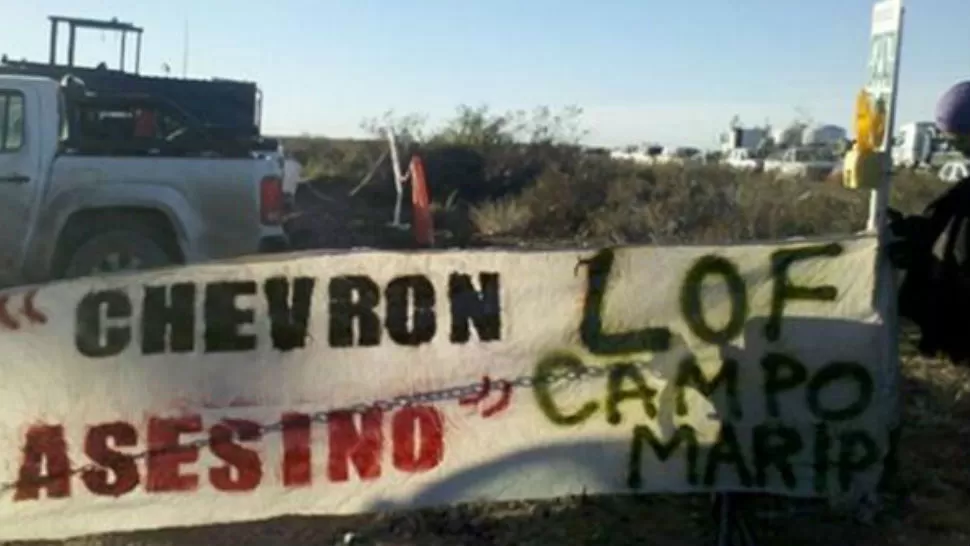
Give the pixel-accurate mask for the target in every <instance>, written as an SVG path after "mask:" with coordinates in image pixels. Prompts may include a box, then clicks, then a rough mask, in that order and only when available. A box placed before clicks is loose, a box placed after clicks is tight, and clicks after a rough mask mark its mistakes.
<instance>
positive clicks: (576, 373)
mask: <svg viewBox="0 0 970 546" xmlns="http://www.w3.org/2000/svg"><path fill="white" fill-rule="evenodd" d="M648 363H649V362H635V363H633V365H634V366H637V367H645V366H646V365H647V364H648ZM609 371H610V367H609V366H582V367H580V368H575V369H571V370H568V371H562V372H554V373H549V374H547V375H543V376H532V375H527V376H520V377H517V378H515V379H511V380H505V379H493V380H490V381H491V382H493V383H495V384H501V385H508V386H510V387H512V388H516V387H526V388H531V387H533V386H535V385H552V384H555V383H560V382H566V383H570V382H575V381H579V380H582V379H584V378H586V377H602V376H604V375H606V374H608V373H609ZM484 385H485V384H484V383H483V382H482V381H479V382H477V383H473V384H469V385H464V386H460V387H450V388H447V389H440V390H435V391H426V392H419V393H414V394H406V395H401V396H396V397H394V398H389V399H385V400H375V401H373V402H371V403H369V404H365V403H360V404H354V405H350V406H345V407H341V408H332V409H329V410H321V411H318V412H315V413H312V414H310V421H311V422H314V423H321V424H325V423H327V421H328V420H329V419H330V417H331V416H332V415H334V414H343V415H346V414H347V413H353V414H357V413H364V412H366V411H369V410H374V409H378V410H381V411H390V410H394V409H398V408H404V407H408V406H413V405H426V404H434V403H437V402H445V401H450V400H461V399H463V398H467V397H470V396H476V395H481V394H482V391H483V389H484V388H485V387H484ZM285 426H286V423H285V422H284V421H282V420H281V421H276V422H274V423H272V424H269V425H262V426H260V428H259V430H260V432H261V433H262V434H269V433H274V432H281V431H282V430H283V428H284V427H285ZM290 426H292V425H290ZM211 441H212V440H211V439H210V438H201V439H198V440H194V441H191V442H186V443H184V444H179V445H178V446H173V447H166V448H162V449H155V450H146V451H142V452H140V453H137V454H134V455H130V457H131V458H132V459H135V460H138V459H143V458H145V457H148V456H158V455H165V454H168V453H177V452H179V451H183V450H189V449H201V448H204V447H208V446H209V445H210V443H211ZM103 469H104V468H103V467H101V466H99V465H96V464H88V465H84V466H81V467H77V468H74V469H71V470H69V471H68V472H66V475H67V476H75V475H77V474H83V473H85V472H92V471H98V470H103ZM63 477H64V475H63V474H62V475H57V476H48V477H46V478H44V481H51V480H55V479H60V478H63ZM18 484H19V481H13V482H7V483H5V484H2V485H0V495H4V494H6V493H7V492H9V491H11V490H13V489H16V488H17V485H18Z"/></svg>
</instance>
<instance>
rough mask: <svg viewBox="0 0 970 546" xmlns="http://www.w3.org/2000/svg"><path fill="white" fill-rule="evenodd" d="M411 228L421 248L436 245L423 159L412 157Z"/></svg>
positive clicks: (416, 156)
mask: <svg viewBox="0 0 970 546" xmlns="http://www.w3.org/2000/svg"><path fill="white" fill-rule="evenodd" d="M410 170H411V207H412V216H413V218H412V219H411V228H412V230H413V233H414V239H415V241H416V242H417V243H418V244H419V245H421V246H433V245H434V219H433V218H432V216H431V200H430V198H429V197H428V181H427V179H426V178H425V174H424V163H423V162H422V161H421V157H420V156H418V155H414V156H412V157H411V165H410Z"/></svg>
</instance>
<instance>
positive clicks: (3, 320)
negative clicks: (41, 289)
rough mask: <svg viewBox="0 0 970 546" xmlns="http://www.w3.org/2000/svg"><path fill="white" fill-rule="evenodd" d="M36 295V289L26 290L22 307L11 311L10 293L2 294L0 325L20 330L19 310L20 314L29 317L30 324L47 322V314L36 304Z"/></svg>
mask: <svg viewBox="0 0 970 546" xmlns="http://www.w3.org/2000/svg"><path fill="white" fill-rule="evenodd" d="M36 296H37V290H36V289H34V290H30V291H28V292H26V293H25V295H24V299H23V302H22V304H21V306H20V309H13V310H12V311H13V312H11V307H10V294H0V327H2V328H4V329H7V330H19V329H20V325H21V322H20V321H19V320H18V316H17V315H18V312H19V315H20V316H22V317H23V318H25V319H27V323H28V324H46V323H47V315H45V314H44V313H42V312H41V311H40V310H39V309H37V307H35V306H34V297H36Z"/></svg>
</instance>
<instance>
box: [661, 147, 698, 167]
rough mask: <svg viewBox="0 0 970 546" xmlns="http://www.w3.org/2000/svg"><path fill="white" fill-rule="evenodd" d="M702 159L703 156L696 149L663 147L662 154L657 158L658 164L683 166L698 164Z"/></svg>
mask: <svg viewBox="0 0 970 546" xmlns="http://www.w3.org/2000/svg"><path fill="white" fill-rule="evenodd" d="M703 159H704V154H703V153H702V152H701V151H700V150H699V149H697V148H694V147H691V146H676V147H665V148H664V149H663V152H662V153H661V154H660V155H659V156H658V157H657V162H658V163H664V164H667V163H669V164H675V165H684V164H687V163H700V162H702V161H703Z"/></svg>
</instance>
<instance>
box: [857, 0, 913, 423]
mask: <svg viewBox="0 0 970 546" xmlns="http://www.w3.org/2000/svg"><path fill="white" fill-rule="evenodd" d="M903 15H904V10H903V0H882V1H879V2H877V3H876V4H875V5H874V6H873V10H872V41H871V49H870V52H869V55H870V56H869V84H868V85H867V86H866V88H867V91H868V92H869V94H870V95H872V97H873V98H874V99H875V98H878V97H882V98H883V100H885V101H886V124H885V135H884V136H883V142H882V146H881V147H880V151H882V152H884V153H885V162H884V169H883V178H882V180H881V182H880V184H879V187H878V188H877V189H875V190H872V194H871V196H870V199H869V221H868V225H867V230H868V232H869V233H875V234H876V235H877V238H878V241H879V249H878V253H877V256H876V263H875V287H874V293H873V303H874V306H875V308H876V309H878V310H879V311H880V313H881V314H882V315H883V319H884V321H885V330H884V332H885V336H886V338H885V339H883V340H882V341H883V346H882V348H881V349H882V351H880V352H881V355H880V356H881V357H882V358H883V359H884V363H885V368H884V370H885V373H886V376H887V377H886V380H885V381H884V382H883V385H884V387H885V391H884V393H883V396H885V398H886V401H887V403H888V404H889V407H891V408H892V413H891V414H890V415H889V416H888V418H889V422H888V423H887V425H888V427H889V428H890V429H898V427H899V425H900V418H901V413H902V407H901V401H900V398H899V391H900V389H901V384H902V370H901V367H900V361H899V317H898V303H897V285H898V283H897V279H896V271H895V270H894V268H893V266H892V264H891V263H890V262H889V256H888V252H887V246H888V243H889V240H890V233H889V227H888V225H887V222H886V216H887V209H888V207H889V195H890V190H891V188H892V177H891V174H892V154H891V152H892V142H893V135H894V130H895V122H896V96H897V94H898V93H897V91H898V86H899V64H900V51H901V49H902V42H903V40H902V37H903V34H902V29H903ZM890 55H892V58H891V59H889V58H887V57H889V56H890ZM887 70H892V74H891V75H890V74H887V73H886V71H887Z"/></svg>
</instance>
